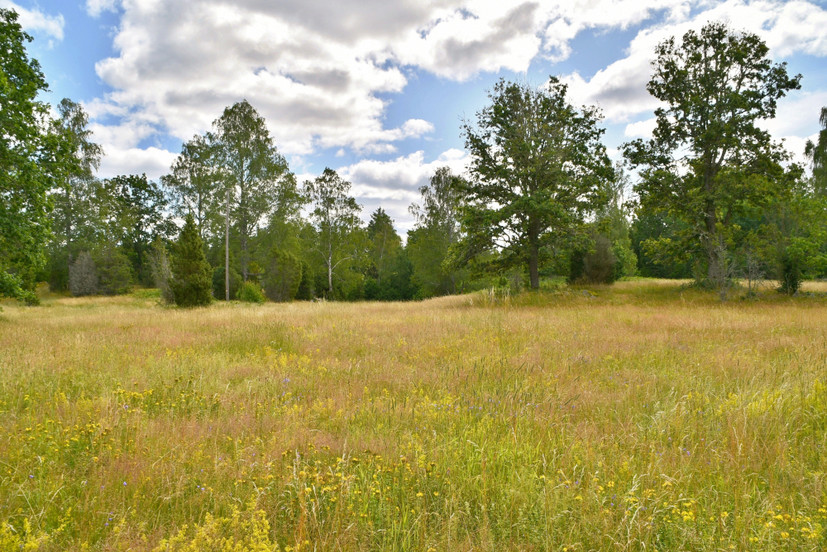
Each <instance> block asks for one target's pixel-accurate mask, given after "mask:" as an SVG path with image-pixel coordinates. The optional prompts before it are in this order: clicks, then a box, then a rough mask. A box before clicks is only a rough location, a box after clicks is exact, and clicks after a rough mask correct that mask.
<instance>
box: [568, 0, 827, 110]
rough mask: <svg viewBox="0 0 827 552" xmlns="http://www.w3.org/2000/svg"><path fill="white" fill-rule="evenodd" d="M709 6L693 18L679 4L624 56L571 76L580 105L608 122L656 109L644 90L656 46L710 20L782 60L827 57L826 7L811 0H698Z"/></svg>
mask: <svg viewBox="0 0 827 552" xmlns="http://www.w3.org/2000/svg"><path fill="white" fill-rule="evenodd" d="M699 4H700V6H701V7H708V9H705V10H702V11H698V12H697V13H695V15H694V16H693V17H691V18H690V17H689V13H690V12H689V11H688V10H682V9H680V6H675V7H674V9H673V10H672V11H671V16H670V17H669V18H668V19H667V20H666V22H664V23H661V24H657V25H653V26H650V27H647V28H644V29H642V30H641V31H639V32H638V34H637V35H636V36H635V38H634V39H633V40H632V41H631V43H630V45H629V48H628V50H627V52H626V56H625V57H624V58H622V59H619V60H617V61H615V62H613V63H611V64H609V65H608V66H607V67H605V68H604V69H601V70H600V71H597V73H595V74H594V75H593V76H592V77H591V78H589V79H585V78H583V77H582V76H581V75H580V74H579V73H577V72H574V73H572V74H570V75H567V76H566V77H565V78H564V79H563V80H564V82H566V83H567V84H568V85H569V92H570V96H571V97H572V98H574V99H575V101H577V102H578V103H583V104H592V105H598V106H600V107H601V108H602V109H603V112H604V114H605V116H606V118H607V119H608V120H609V121H610V122H627V121H629V120H630V119H631V118H633V117H635V116H636V115H638V114H640V113H644V112H648V111H651V110H653V109H654V108H656V107H657V105H658V102H657V100H655V99H654V98H653V97H652V96H650V95H649V93H648V92H647V91H646V83H647V82H648V81H649V79H650V78H651V74H652V69H651V61H652V59H653V58H654V51H655V47H656V46H657V45H658V44H659V43H660V42H662V41H663V40H665V39H667V38H669V37H672V36H674V37H678V38H679V37H681V36H683V34H684V33H686V32H687V31H688V30H690V29H696V30H697V29H700V28H701V27H702V26H703V25H704V24H705V23H707V22H709V21H725V22H727V23H728V24H729V25H730V26H731V27H733V28H735V29H738V30H744V31H747V32H753V33H756V34H758V35H759V36H761V37H762V38H763V39H764V40H765V41H766V42H767V45H768V46H769V47H770V55H771V56H776V57H779V58H783V57H786V56H790V55H792V54H794V53H796V52H806V53H810V54H814V55H827V35H825V33H824V30H823V29H824V28H825V26H827V10H825V9H824V8H821V7H819V6H816V5H815V4H813V3H811V2H802V1H794V2H788V3H787V2H781V1H776V0H761V1H756V2H747V1H745V0H727V1H725V2H720V3H714V4H713V3H705V2H699Z"/></svg>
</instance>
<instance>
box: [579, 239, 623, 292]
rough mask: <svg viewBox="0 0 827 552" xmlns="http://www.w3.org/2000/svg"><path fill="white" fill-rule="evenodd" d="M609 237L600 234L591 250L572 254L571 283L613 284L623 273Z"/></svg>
mask: <svg viewBox="0 0 827 552" xmlns="http://www.w3.org/2000/svg"><path fill="white" fill-rule="evenodd" d="M617 264H618V260H617V257H616V256H615V254H614V252H613V251H612V244H611V242H610V241H609V238H607V237H606V236H603V235H598V236H597V237H596V238H595V239H594V248H593V249H592V250H591V251H588V252H586V251H582V250H581V251H575V252H573V253H572V256H571V270H570V272H569V282H570V283H587V284H611V283H612V282H614V281H615V280H617V278H618V277H619V276H620V275H621V273H622V272H621V271H618V270H616V266H617Z"/></svg>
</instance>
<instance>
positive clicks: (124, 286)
mask: <svg viewBox="0 0 827 552" xmlns="http://www.w3.org/2000/svg"><path fill="white" fill-rule="evenodd" d="M94 259H95V266H96V267H97V271H98V291H99V292H100V293H102V294H104V295H123V294H124V293H129V290H130V287H131V286H132V265H131V264H130V262H129V259H128V258H127V257H126V255H124V254H123V252H122V251H121V250H120V249H118V248H117V247H114V246H104V247H102V248H100V249H98V250H97V251H96V252H95V257H94Z"/></svg>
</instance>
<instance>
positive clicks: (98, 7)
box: [86, 0, 118, 17]
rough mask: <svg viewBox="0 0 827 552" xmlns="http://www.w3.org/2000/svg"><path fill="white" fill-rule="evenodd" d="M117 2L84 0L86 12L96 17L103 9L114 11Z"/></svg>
mask: <svg viewBox="0 0 827 552" xmlns="http://www.w3.org/2000/svg"><path fill="white" fill-rule="evenodd" d="M117 4H118V2H117V0H86V12H87V13H88V14H89V15H91V16H92V17H97V16H99V15H100V14H101V13H103V12H105V11H115V9H116V8H117Z"/></svg>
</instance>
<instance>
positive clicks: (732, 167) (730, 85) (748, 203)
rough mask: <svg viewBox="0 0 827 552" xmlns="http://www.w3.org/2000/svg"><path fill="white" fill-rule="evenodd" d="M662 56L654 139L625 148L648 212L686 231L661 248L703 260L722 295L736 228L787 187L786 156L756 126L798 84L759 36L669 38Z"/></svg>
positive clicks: (715, 30) (657, 63) (719, 31)
mask: <svg viewBox="0 0 827 552" xmlns="http://www.w3.org/2000/svg"><path fill="white" fill-rule="evenodd" d="M655 53H656V58H655V60H654V61H653V63H652V65H653V69H654V74H653V76H652V79H651V80H650V81H649V83H648V85H647V90H648V91H649V92H650V94H652V95H653V96H654V97H655V98H657V99H658V100H660V101H662V102H663V103H664V105H663V107H660V108H658V109H657V110H655V117H656V119H657V126H656V128H655V130H654V133H653V137H652V139H651V140H648V141H644V140H636V141H633V142H631V143H629V144H626V145H625V146H624V154H625V156H626V158H627V159H628V160H629V162H630V163H631V165H632V166H634V167H635V168H637V169H638V170H639V171H640V175H641V181H640V183H639V184H638V185H637V187H636V191H637V193H638V194H639V196H640V205H641V209H642V211H644V212H649V213H663V214H666V215H669V216H672V217H676V218H677V219H678V220H680V221H682V222H683V223H685V227H684V231H683V232H682V233H681V234H680V235H679V236H676V238H677V240H678V241H677V242H670V243H664V245H667V246H671V247H676V248H677V249H679V250H681V251H684V252H688V253H689V254H690V255H691V254H692V253H696V254H698V255H700V256H701V257H703V258H705V260H706V269H707V278H708V279H709V280H710V281H712V282H713V283H716V285H718V286H720V285H723V283H724V282H726V281H728V278H729V274H728V269H727V258H728V253H727V250H728V248H731V246H732V244H733V241H734V240H735V239H736V236H735V235H734V232H735V231H736V230H737V229H738V225H737V224H736V221H737V220H738V219H739V218H743V217H747V216H749V213H747V210H749V209H751V208H755V207H761V206H762V205H767V204H768V202H770V201H772V199H773V197H775V196H776V195H777V191H778V186H779V185H781V184H783V182H785V181H786V180H787V179H785V178H783V177H781V175H782V173H783V171H779V164H780V163H781V162H782V161H783V160H784V159H785V155H786V154H785V153H784V151H783V150H782V149H781V148H780V147H779V146H778V145H777V144H774V143H773V142H772V140H771V139H770V135H769V133H768V132H767V131H766V130H763V129H762V128H761V127H760V126H759V125H758V124H757V123H758V121H760V120H764V119H771V118H773V117H774V116H775V112H776V105H777V101H778V99H779V98H781V97H782V96H784V95H785V94H786V93H787V92H788V91H789V90H794V89H797V88H799V81H800V79H801V76H800V75H797V76H793V77H791V76H789V75H788V74H787V69H786V65H785V64H784V63H780V64H774V63H772V62H771V60H770V59H769V57H768V55H767V54H768V48H767V46H766V44H765V43H764V42H763V41H762V40H761V39H760V38H759V37H758V36H757V35H755V34H750V33H740V32H735V31H733V30H731V29H729V28H728V27H727V26H726V25H725V24H723V23H709V24H707V25H705V26H704V27H703V28H702V29H701V31H700V32H696V31H688V32H687V33H686V34H685V35H684V36H683V39H682V40H681V41H680V42H676V40H675V38H674V37H672V38H670V39H668V40H666V41H664V42H662V43H661V44H659V45H658V47H657V49H656V51H655Z"/></svg>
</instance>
